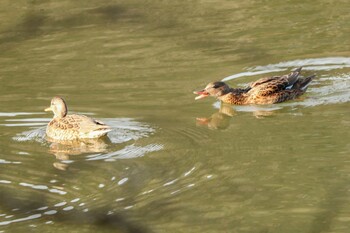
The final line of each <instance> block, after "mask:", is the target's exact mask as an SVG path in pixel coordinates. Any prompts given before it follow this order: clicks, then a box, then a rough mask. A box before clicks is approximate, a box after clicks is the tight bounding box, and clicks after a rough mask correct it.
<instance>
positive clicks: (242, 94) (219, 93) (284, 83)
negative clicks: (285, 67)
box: [194, 68, 315, 105]
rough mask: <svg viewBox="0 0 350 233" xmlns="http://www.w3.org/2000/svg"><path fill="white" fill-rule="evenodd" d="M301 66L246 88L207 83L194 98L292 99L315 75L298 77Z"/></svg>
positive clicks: (258, 101) (234, 100)
mask: <svg viewBox="0 0 350 233" xmlns="http://www.w3.org/2000/svg"><path fill="white" fill-rule="evenodd" d="M301 69H302V68H298V69H296V70H295V71H293V72H291V73H290V74H287V75H283V76H273V77H266V78H261V79H259V80H257V81H255V82H253V83H251V84H250V85H249V86H248V87H247V88H230V87H229V86H228V85H227V84H226V83H224V82H220V81H219V82H213V83H209V84H208V85H207V86H206V87H205V89H203V90H202V91H197V92H194V93H195V94H198V96H197V97H196V99H201V98H204V97H207V96H214V97H216V98H218V99H219V100H221V101H222V102H224V103H229V104H236V105H245V104H275V103H281V102H284V101H287V100H292V99H295V98H297V97H298V96H300V95H302V94H304V93H305V91H306V89H307V87H308V84H309V83H310V82H311V80H312V79H313V78H314V77H315V76H314V75H313V76H309V77H307V78H299V74H300V71H301Z"/></svg>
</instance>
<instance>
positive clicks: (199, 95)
mask: <svg viewBox="0 0 350 233" xmlns="http://www.w3.org/2000/svg"><path fill="white" fill-rule="evenodd" d="M193 93H194V94H196V95H198V96H197V97H196V98H194V99H195V100H199V99H203V98H205V97H207V96H209V93H208V92H207V91H205V90H202V91H194V92H193Z"/></svg>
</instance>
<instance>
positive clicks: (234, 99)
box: [218, 88, 247, 105]
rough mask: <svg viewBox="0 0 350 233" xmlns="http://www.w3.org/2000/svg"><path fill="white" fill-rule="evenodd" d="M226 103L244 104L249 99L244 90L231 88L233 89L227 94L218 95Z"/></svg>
mask: <svg viewBox="0 0 350 233" xmlns="http://www.w3.org/2000/svg"><path fill="white" fill-rule="evenodd" d="M218 99H219V100H221V101H222V102H224V103H227V104H236V105H242V104H245V101H246V99H247V97H246V95H245V94H244V92H242V91H239V90H236V89H233V88H231V91H230V92H228V93H227V94H225V95H222V96H220V97H218Z"/></svg>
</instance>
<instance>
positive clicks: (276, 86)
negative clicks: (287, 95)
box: [248, 67, 302, 96]
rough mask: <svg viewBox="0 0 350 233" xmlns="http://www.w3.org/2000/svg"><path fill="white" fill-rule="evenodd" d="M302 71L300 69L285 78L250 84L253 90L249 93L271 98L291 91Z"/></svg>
mask: <svg viewBox="0 0 350 233" xmlns="http://www.w3.org/2000/svg"><path fill="white" fill-rule="evenodd" d="M301 69H302V68H301V67H300V68H298V69H296V70H295V71H293V72H291V73H290V74H287V75H283V76H273V77H266V78H261V79H259V80H257V81H255V82H253V83H251V84H250V87H251V89H250V91H249V92H248V93H249V94H251V95H255V96H269V95H272V94H274V93H277V92H280V91H283V90H286V89H289V88H291V87H292V86H293V85H294V83H295V82H296V81H297V80H298V76H299V74H300V71H301Z"/></svg>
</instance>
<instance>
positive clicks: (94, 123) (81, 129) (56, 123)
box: [45, 96, 111, 141]
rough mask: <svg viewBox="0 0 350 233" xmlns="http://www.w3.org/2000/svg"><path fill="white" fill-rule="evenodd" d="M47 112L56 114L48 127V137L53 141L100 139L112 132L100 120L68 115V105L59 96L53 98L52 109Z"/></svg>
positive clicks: (49, 108)
mask: <svg viewBox="0 0 350 233" xmlns="http://www.w3.org/2000/svg"><path fill="white" fill-rule="evenodd" d="M45 111H46V112H48V111H52V112H53V114H54V116H53V118H52V120H51V121H50V122H49V123H48V125H47V127H46V135H47V136H48V137H49V138H51V139H53V140H60V141H67V140H79V139H93V138H100V137H102V136H105V135H106V134H107V133H108V132H110V131H111V128H110V127H109V126H108V125H106V124H104V123H103V122H101V121H99V120H95V119H93V118H90V117H88V116H84V115H78V114H71V115H68V114H67V113H68V108H67V104H66V102H65V101H64V99H63V98H61V97H59V96H55V97H53V98H52V100H51V105H50V107H48V108H46V109H45Z"/></svg>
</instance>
